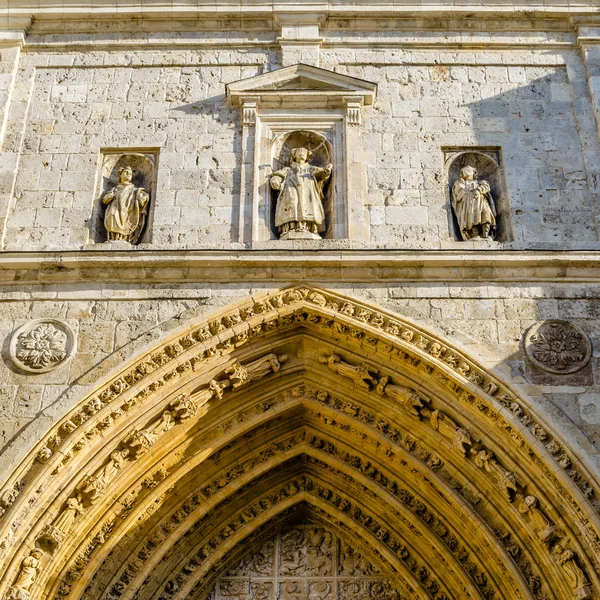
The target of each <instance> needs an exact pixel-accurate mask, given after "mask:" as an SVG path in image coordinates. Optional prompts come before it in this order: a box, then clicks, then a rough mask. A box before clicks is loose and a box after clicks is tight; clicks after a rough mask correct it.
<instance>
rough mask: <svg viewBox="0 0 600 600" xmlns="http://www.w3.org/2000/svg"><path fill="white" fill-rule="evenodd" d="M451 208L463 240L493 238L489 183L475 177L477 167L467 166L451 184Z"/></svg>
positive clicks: (494, 222) (492, 201) (493, 209)
mask: <svg viewBox="0 0 600 600" xmlns="http://www.w3.org/2000/svg"><path fill="white" fill-rule="evenodd" d="M452 208H453V209H454V214H455V215H456V220H457V221H458V226H459V228H460V235H461V237H462V239H463V240H464V241H466V240H470V239H474V238H484V239H485V238H490V239H493V237H494V235H495V233H496V208H495V206H494V199H493V198H492V192H491V189H490V184H489V183H488V182H487V181H485V180H483V179H482V180H478V179H477V169H476V168H475V167H471V166H467V167H464V168H463V169H461V171H460V177H459V178H458V179H457V180H456V182H455V183H454V185H453V186H452Z"/></svg>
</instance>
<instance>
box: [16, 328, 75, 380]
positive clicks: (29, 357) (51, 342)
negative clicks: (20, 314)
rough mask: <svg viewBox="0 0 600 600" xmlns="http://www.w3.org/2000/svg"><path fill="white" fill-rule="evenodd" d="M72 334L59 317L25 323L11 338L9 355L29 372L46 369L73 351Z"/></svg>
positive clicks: (53, 366) (66, 357) (41, 371)
mask: <svg viewBox="0 0 600 600" xmlns="http://www.w3.org/2000/svg"><path fill="white" fill-rule="evenodd" d="M73 342H74V337H73V333H72V332H71V330H70V329H69V328H68V327H67V326H66V325H65V324H64V323H61V322H60V321H54V320H44V321H33V322H31V323H27V324H26V325H24V326H23V327H21V328H20V329H18V330H17V332H16V333H15V335H14V336H13V339H12V340H11V348H10V350H11V357H12V359H13V361H14V362H15V363H16V365H17V366H18V367H20V368H21V369H23V370H25V371H29V372H30V373H46V372H48V371H51V370H52V369H55V368H56V367H58V366H60V365H61V364H63V363H64V362H66V360H67V359H68V358H69V357H70V356H71V355H72V354H73V351H74V343H73Z"/></svg>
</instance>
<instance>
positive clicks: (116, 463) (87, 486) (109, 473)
mask: <svg viewBox="0 0 600 600" xmlns="http://www.w3.org/2000/svg"><path fill="white" fill-rule="evenodd" d="M126 456H127V451H126V450H115V451H113V452H111V454H110V457H109V459H108V462H107V463H106V464H105V465H104V466H103V467H101V468H100V469H98V471H96V473H94V475H92V477H90V478H89V479H85V480H84V481H83V482H82V484H81V485H80V486H78V489H80V491H81V493H82V494H84V495H86V496H89V500H90V502H92V503H93V502H95V501H96V500H97V499H98V497H99V496H100V494H101V493H102V492H104V490H106V488H107V487H108V486H109V484H110V483H111V481H112V480H113V479H115V477H116V476H117V475H118V474H119V471H120V470H121V468H122V467H123V463H124V462H125V459H126Z"/></svg>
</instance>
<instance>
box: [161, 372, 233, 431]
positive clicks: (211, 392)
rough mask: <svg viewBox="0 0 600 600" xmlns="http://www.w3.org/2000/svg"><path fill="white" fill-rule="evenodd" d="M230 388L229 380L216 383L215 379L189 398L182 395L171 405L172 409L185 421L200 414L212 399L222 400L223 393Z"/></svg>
mask: <svg viewBox="0 0 600 600" xmlns="http://www.w3.org/2000/svg"><path fill="white" fill-rule="evenodd" d="M229 386H230V381H229V379H226V380H225V381H215V380H214V379H213V380H211V382H210V383H209V384H208V387H205V388H203V389H201V390H200V391H198V392H196V393H194V394H192V395H191V396H190V397H189V398H188V397H187V396H185V395H183V394H182V395H180V396H177V398H175V400H174V401H173V402H172V403H171V405H170V408H171V409H172V410H173V412H174V413H175V415H176V416H177V418H178V419H179V420H180V421H185V420H186V419H189V418H191V417H193V416H195V415H196V414H197V412H198V409H199V408H201V407H202V406H204V405H205V404H206V403H207V402H208V401H209V400H211V399H212V398H217V399H218V400H221V398H223V391H224V390H225V388H227V387H229Z"/></svg>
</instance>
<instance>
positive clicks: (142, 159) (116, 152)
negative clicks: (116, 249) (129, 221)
mask: <svg viewBox="0 0 600 600" xmlns="http://www.w3.org/2000/svg"><path fill="white" fill-rule="evenodd" d="M124 167H131V169H132V171H133V179H132V183H133V185H134V186H135V187H137V188H144V189H145V190H146V191H147V192H148V194H149V195H150V200H149V202H148V207H147V215H146V220H145V224H144V226H143V228H142V231H141V233H140V236H139V239H138V241H137V243H138V244H147V243H150V242H151V237H152V227H151V225H152V218H153V215H154V204H155V195H156V176H157V172H158V149H146V148H143V149H137V148H128V149H125V148H107V149H103V150H102V151H101V161H100V172H99V174H98V178H97V183H96V192H95V193H94V205H93V208H92V218H91V219H90V222H89V223H90V224H89V228H90V238H91V242H92V243H95V244H99V243H102V242H106V241H107V231H106V228H105V226H104V215H105V213H106V205H105V204H104V202H103V197H104V195H105V194H106V192H108V191H109V190H110V189H112V188H114V187H115V186H116V185H117V184H118V176H119V171H120V170H121V169H122V168H124Z"/></svg>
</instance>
